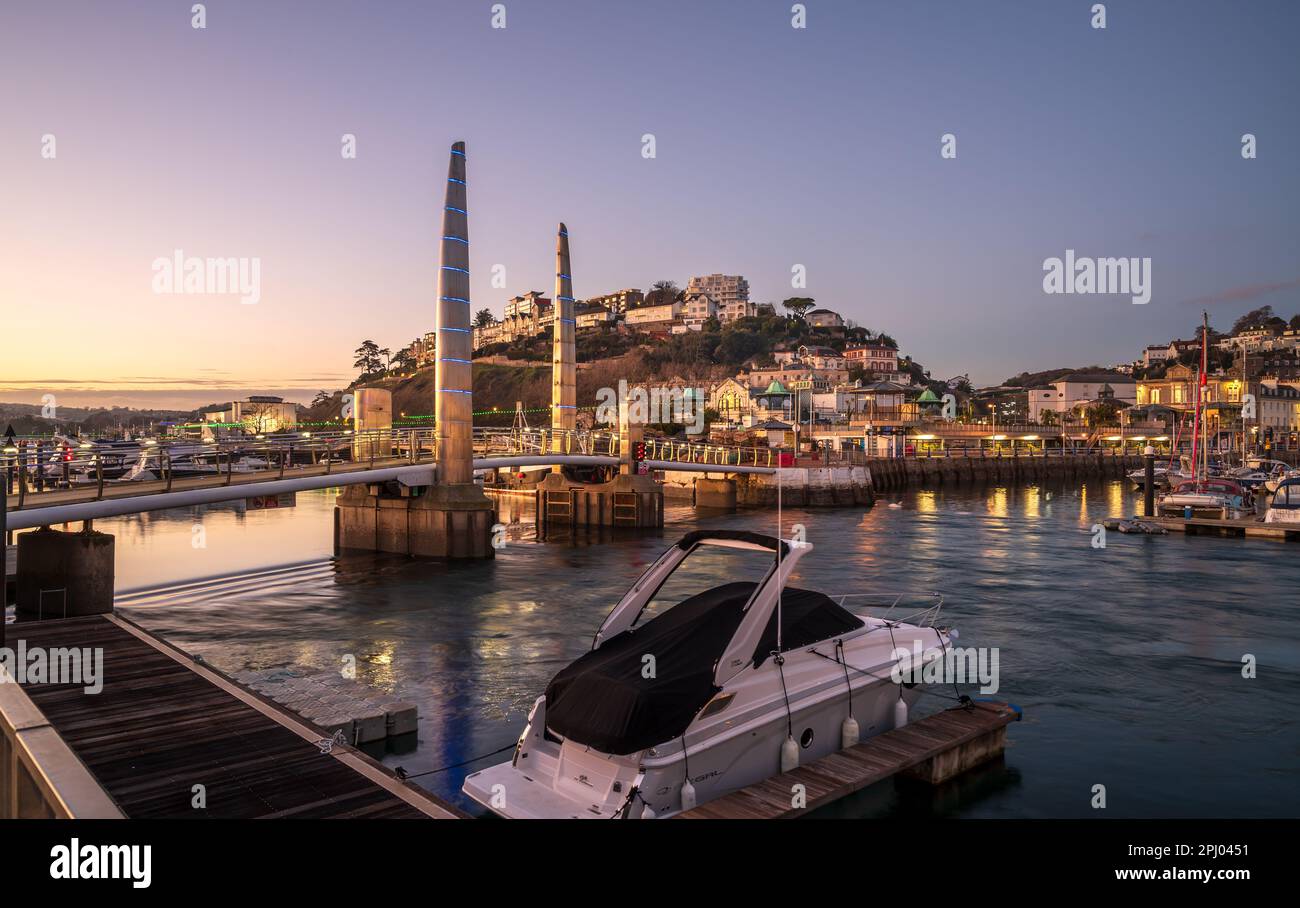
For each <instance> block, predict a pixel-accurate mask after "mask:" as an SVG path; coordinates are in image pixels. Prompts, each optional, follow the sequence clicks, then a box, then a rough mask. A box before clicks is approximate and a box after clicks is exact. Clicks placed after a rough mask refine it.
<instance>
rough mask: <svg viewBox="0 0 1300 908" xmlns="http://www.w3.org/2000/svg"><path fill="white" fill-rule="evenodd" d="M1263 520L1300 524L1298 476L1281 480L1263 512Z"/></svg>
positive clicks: (1299, 485) (1299, 481) (1299, 483)
mask: <svg viewBox="0 0 1300 908" xmlns="http://www.w3.org/2000/svg"><path fill="white" fill-rule="evenodd" d="M1264 522H1265V523H1296V524H1300V476H1291V477H1288V478H1287V479H1284V480H1282V483H1281V485H1279V486H1278V487H1277V491H1275V492H1274V493H1273V500H1272V501H1270V502H1269V503H1268V510H1267V511H1265V512H1264Z"/></svg>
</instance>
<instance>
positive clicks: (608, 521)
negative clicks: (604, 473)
mask: <svg viewBox="0 0 1300 908" xmlns="http://www.w3.org/2000/svg"><path fill="white" fill-rule="evenodd" d="M663 525H664V493H663V489H662V488H660V486H659V483H657V482H655V481H654V479H653V477H650V476H638V475H635V474H622V475H619V476H615V477H614V478H613V479H612V480H610V481H609V482H601V483H575V482H570V481H569V480H568V479H566V478H565V477H564V474H563V473H550V474H548V475H547V476H546V478H545V479H543V480H542V481H541V482H540V483H538V485H537V526H538V529H539V530H540V531H542V532H543V533H544V532H546V531H547V530H552V531H554V530H562V529H573V528H577V527H595V526H605V527H629V528H654V527H662V526H663Z"/></svg>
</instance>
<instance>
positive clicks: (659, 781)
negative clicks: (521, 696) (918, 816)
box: [464, 530, 956, 819]
mask: <svg viewBox="0 0 1300 908" xmlns="http://www.w3.org/2000/svg"><path fill="white" fill-rule="evenodd" d="M812 548H813V547H812V545H810V544H808V543H799V542H793V541H788V540H780V539H776V538H774V537H771V536H763V535H760V534H757V533H749V532H741V531H732V530H716V531H698V532H694V533H689V534H687V535H686V536H685V537H684V538H682V539H681V540H680V541H679V542H678V543H677V544H676V545H674V546H673V547H672V548H670V549H669V550H668V551H667V552H665V553H664V554H663V555H662V556H661V557H660V558H659V559H658V560H657V561H656V562H655V563H654V564H653V565H651V566H650V568H649V569H648V570H647V571H646V572H645V573H644V574H643V575H642V576H641V578H640V579H639V580H638V581H637V582H636V584H634V585H633V586H632V588H631V589H630V590H629V591H628V592H627V594H626V595H624V596H623V598H622V599H621V600H620V601H619V603H618V604H617V605H616V606H615V607H614V609H613V610H612V611H611V612H610V613H609V615H608V617H606V619H605V621H604V623H603V624H601V626H600V628H599V629H598V630H597V632H596V634H595V637H594V640H593V643H592V647H591V650H590V651H589V652H587V653H585V654H583V655H582V656H580V657H579V658H578V659H576V660H575V661H574V662H572V663H571V664H569V665H568V666H567V667H566V668H564V669H562V670H561V671H560V672H559V673H558V674H557V675H555V677H554V678H552V679H551V682H550V684H549V685H547V687H546V691H545V693H544V694H543V695H542V696H540V697H538V698H537V700H536V702H535V703H534V704H533V707H532V711H531V712H530V713H529V716H528V724H527V725H526V726H525V728H524V730H523V733H522V734H521V735H520V736H519V740H518V743H517V744H516V746H515V750H514V755H513V757H512V758H511V759H510V761H509V762H506V763H501V764H499V765H497V766H493V767H490V768H488V769H484V770H482V771H480V772H475V773H471V774H470V775H469V776H468V777H467V778H466V779H465V783H464V791H465V793H466V794H467V795H468V796H469V797H471V798H473V799H474V800H475V801H477V802H478V803H480V804H482V805H483V806H484V807H487V808H488V809H490V810H491V811H493V812H494V813H496V814H498V815H500V816H503V817H509V818H521V819H523V818H543V819H561V818H564V819H567V818H574V819H601V818H615V817H618V818H653V817H665V816H672V815H674V814H677V813H680V812H682V811H684V810H689V809H690V808H691V807H693V806H695V805H697V804H703V803H705V802H707V801H710V800H712V799H714V798H717V797H720V796H721V795H724V794H727V793H728V792H732V791H735V790H737V789H740V788H744V787H745V786H747V785H752V784H755V783H757V782H760V781H762V780H763V779H766V778H770V777H771V776H773V775H776V774H777V773H779V772H782V771H784V770H786V769H789V768H792V767H793V765H797V764H800V763H807V762H811V761H813V760H816V759H819V758H821V757H824V756H827V755H829V754H831V753H834V752H835V751H837V750H839V749H840V748H842V747H845V746H851V745H852V744H856V743H857V742H858V740H859V738H860V737H861V738H865V737H869V736H871V735H875V734H878V733H880V732H883V731H887V730H889V729H892V728H894V727H896V725H898V724H902V723H904V722H906V718H907V714H908V710H909V709H910V707H911V706H912V705H913V704H914V703H915V702H916V700H917V699H918V698H919V697H920V694H921V691H920V690H919V689H918V688H917V686H916V685H914V684H912V685H909V684H907V683H903V684H897V683H895V682H894V679H893V677H892V676H891V671H892V669H893V668H894V667H895V666H896V665H898V664H899V663H898V657H897V652H898V650H903V651H906V652H909V653H914V654H917V655H919V656H920V658H921V660H925V659H926V658H927V657H929V658H933V657H936V656H940V655H944V654H946V653H947V651H948V649H949V646H950V640H951V639H952V638H955V637H956V632H955V631H948V630H947V629H944V628H939V627H936V626H934V624H933V622H934V620H935V619H936V618H937V616H938V613H939V609H940V607H941V601H938V600H937V597H936V600H935V601H934V602H932V604H930V605H929V606H927V607H926V608H924V609H922V610H921V611H920V612H918V615H919V616H920V617H919V619H918V618H917V616H909V617H911V618H913V620H917V623H915V624H913V623H906V622H905V621H903V620H901V619H893V620H891V619H890V618H889V612H888V611H886V612H885V614H884V615H881V616H879V617H877V616H872V615H868V614H866V613H865V612H861V611H857V612H855V611H852V610H850V609H848V608H845V607H844V605H843V598H847V597H843V598H841V600H840V602H836V601H835V600H833V599H831V598H830V597H828V596H826V595H824V594H822V593H818V592H814V591H812V590H803V589H797V588H794V587H791V586H788V585H787V582H788V580H789V577H790V574H791V572H792V571H793V569H794V568H795V566H796V565H797V563H798V562H799V560H800V559H801V558H803V557H804V556H806V555H807V554H809V553H810V552H811V551H812ZM719 553H725V554H726V555H727V557H728V558H733V557H738V556H746V557H749V558H754V557H756V558H757V559H758V560H757V562H756V564H757V565H765V567H764V568H762V572H761V573H759V574H758V575H757V576H758V579H757V580H756V581H753V582H751V581H741V580H733V581H730V582H727V583H723V584H721V585H717V586H708V587H706V588H704V589H699V587H700V586H701V585H704V584H707V582H708V581H709V580H710V579H712V578H717V577H719V576H726V577H735V576H738V575H737V573H735V572H733V571H731V570H729V569H725V568H722V567H720V566H719V564H718V562H717V561H716V560H711V556H717V555H718V554H719ZM693 559H694V560H695V561H701V559H703V561H702V564H694V562H693ZM693 565H694V566H693ZM679 581H683V582H684V583H685V588H686V589H687V590H692V589H693V590H694V592H692V594H691V595H688V596H686V597H685V598H680V599H679V598H678V597H679V592H674V593H672V594H668V593H666V592H665V591H666V590H669V589H670V588H671V587H673V586H679V585H680V584H679ZM648 614H652V615H653V616H652V617H649V620H646V621H644V622H643V621H642V620H641V619H642V618H643V617H646V616H647V615H648ZM926 622H928V624H927V623H926ZM912 662H913V664H916V659H915V658H913V660H912Z"/></svg>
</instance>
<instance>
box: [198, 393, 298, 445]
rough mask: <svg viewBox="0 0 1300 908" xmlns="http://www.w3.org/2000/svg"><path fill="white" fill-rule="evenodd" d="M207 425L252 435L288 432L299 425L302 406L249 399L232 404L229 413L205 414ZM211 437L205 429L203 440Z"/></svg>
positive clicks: (257, 397)
mask: <svg viewBox="0 0 1300 908" xmlns="http://www.w3.org/2000/svg"><path fill="white" fill-rule="evenodd" d="M203 421H204V422H205V423H212V424H214V428H234V429H237V430H242V431H243V432H245V433H246V434H249V435H264V434H268V433H271V432H287V431H289V430H290V429H293V428H295V427H296V426H297V425H298V405H297V404H294V403H286V402H285V400H284V398H283V397H272V396H270V395H249V397H248V399H247V400H236V401H231V403H230V405H229V406H228V407H226V408H225V409H222V410H208V411H205V412H204V413H203ZM209 434H210V432H209V430H208V429H207V428H206V427H205V428H204V431H203V436H204V437H205V438H207V437H208V436H209ZM218 434H220V433H218Z"/></svg>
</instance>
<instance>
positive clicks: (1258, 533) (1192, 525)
mask: <svg viewBox="0 0 1300 908" xmlns="http://www.w3.org/2000/svg"><path fill="white" fill-rule="evenodd" d="M1136 519H1137V520H1139V521H1141V522H1143V523H1152V524H1155V525H1156V526H1159V527H1164V528H1165V529H1166V530H1168V531H1169V532H1171V533H1185V534H1187V535H1188V536H1226V537H1230V538H1238V539H1240V538H1243V537H1244V538H1247V539H1277V540H1281V541H1286V542H1300V523H1264V521H1262V520H1251V519H1250V518H1245V519H1239V520H1220V519H1218V518H1215V517H1193V518H1191V519H1187V518H1185V517H1139V518H1136Z"/></svg>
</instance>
